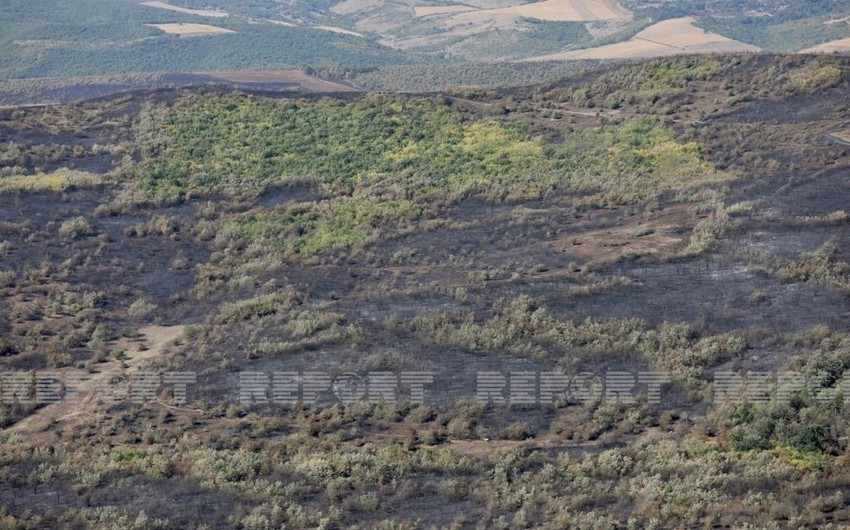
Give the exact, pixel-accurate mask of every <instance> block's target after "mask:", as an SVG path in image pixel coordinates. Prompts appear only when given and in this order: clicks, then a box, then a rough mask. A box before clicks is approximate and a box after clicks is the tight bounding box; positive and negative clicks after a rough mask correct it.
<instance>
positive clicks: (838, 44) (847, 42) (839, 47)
mask: <svg viewBox="0 0 850 530" xmlns="http://www.w3.org/2000/svg"><path fill="white" fill-rule="evenodd" d="M848 51H850V38H847V39H839V40H834V41H830V42H825V43H823V44H818V45H817V46H812V47H811V48H806V49H805V50H803V51H802V52H800V53H844V52H848Z"/></svg>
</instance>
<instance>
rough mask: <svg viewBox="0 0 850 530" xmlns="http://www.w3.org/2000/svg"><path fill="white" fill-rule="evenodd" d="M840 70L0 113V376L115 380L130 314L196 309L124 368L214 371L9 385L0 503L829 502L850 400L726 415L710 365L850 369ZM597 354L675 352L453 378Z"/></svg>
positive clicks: (766, 523)
mask: <svg viewBox="0 0 850 530" xmlns="http://www.w3.org/2000/svg"><path fill="white" fill-rule="evenodd" d="M848 69H850V62H848V61H847V60H845V59H841V58H825V57H821V58H814V57H799V56H798V57H790V58H789V57H770V56H732V57H722V56H721V57H709V58H679V59H670V60H659V61H652V62H646V63H640V64H635V65H627V66H620V67H606V68H604V69H600V70H591V71H588V72H584V73H582V74H580V75H578V76H576V77H574V78H567V79H564V80H562V81H559V82H556V83H552V84H549V85H545V86H535V87H530V88H522V89H510V90H490V89H458V90H453V91H447V92H445V93H442V94H439V95H435V94H429V95H396V94H351V95H348V96H346V97H345V98H319V97H315V98H311V99H297V98H292V97H282V96H280V95H278V96H276V97H269V95H268V94H265V95H257V94H254V95H251V94H222V93H220V92H219V91H212V92H205V91H204V90H202V89H193V90H176V91H175V90H166V91H151V92H145V93H134V94H132V95H124V96H116V97H110V98H106V99H101V100H97V101H92V102H86V103H79V104H72V105H64V106H47V107H39V108H10V109H4V110H2V111H0V142H2V151H0V160H2V165H3V169H2V170H0V193H2V200H3V202H4V206H3V207H2V208H0V260H2V261H0V296H2V303H0V352H2V355H3V357H0V366H2V368H3V369H4V370H45V369H54V370H69V369H74V368H82V369H85V370H88V371H90V372H92V373H95V374H97V373H102V372H103V371H105V370H106V369H107V368H109V369H114V368H115V366H116V364H117V365H118V366H119V367H120V366H121V363H122V362H123V363H124V366H126V370H128V371H129V370H132V369H136V368H137V367H138V366H137V365H136V363H135V362H134V361H133V359H134V355H136V353H135V349H138V348H137V347H136V346H131V345H132V344H137V343H140V342H141V343H143V342H144V341H145V340H148V341H149V342H150V341H151V340H153V339H151V338H150V337H149V336H148V335H146V333H148V331H147V330H149V329H150V326H151V325H154V324H156V325H160V326H168V327H169V329H171V328H170V327H171V326H185V328H184V331H183V333H182V335H181V336H180V338H179V339H177V340H176V341H172V342H170V343H169V344H168V345H167V346H165V347H163V348H162V349H161V351H160V350H157V352H156V353H157V354H156V355H155V356H151V358H150V359H149V360H146V361H144V363H142V364H141V366H145V367H148V368H152V369H156V370H166V369H168V370H172V369H173V370H194V371H198V372H199V373H201V380H202V382H203V384H199V385H198V390H197V391H196V392H195V393H194V395H193V400H192V402H191V403H189V404H188V405H187V406H175V405H174V403H171V402H170V401H169V399H170V397H169V396H167V395H163V396H161V399H160V400H159V401H158V402H156V403H152V404H150V405H146V406H131V405H129V404H121V405H114V406H111V407H110V406H107V405H103V404H97V403H90V404H88V405H87V406H86V408H85V409H84V410H83V413H82V414H77V415H74V416H72V417H69V418H65V419H62V420H57V419H56V418H55V417H54V416H53V415H51V414H50V411H49V410H46V409H45V408H40V409H39V408H34V407H32V406H26V405H22V404H15V403H7V404H4V405H3V409H2V412H3V417H2V421H3V424H4V426H5V427H6V428H5V430H4V432H3V434H2V438H0V439H2V442H3V446H4V450H3V452H2V455H3V456H2V459H0V464H2V473H3V479H2V486H0V488H2V489H0V501H2V505H3V506H4V508H3V511H2V515H0V517H3V518H4V519H2V521H3V522H4V524H5V523H6V522H7V521H8V526H10V527H20V528H43V527H48V526H49V527H68V528H89V527H91V528H130V527H132V528H140V529H141V528H170V527H185V528H204V526H203V525H207V527H211V528H217V527H238V528H246V529H254V528H277V527H280V525H284V524H285V525H286V527H295V528H301V527H303V528H314V527H320V526H324V527H364V528H365V527H383V528H408V527H410V528H419V527H425V528H428V527H447V526H454V527H458V528H466V527H470V528H471V527H485V526H486V527H504V528H508V527H532V526H542V527H553V528H554V527H575V528H603V527H604V528H610V527H614V528H627V527H646V526H648V525H651V524H657V525H658V527H670V528H673V527H682V526H715V527H732V526H736V527H737V526H740V525H742V524H751V525H753V526H754V527H770V525H772V524H775V525H778V526H779V527H785V526H789V527H790V526H793V527H801V526H802V527H822V526H824V525H826V524H829V523H834V524H836V525H839V524H845V523H846V521H847V520H848V517H850V510H848V505H850V498H848V497H847V496H846V485H847V484H848V482H847V481H848V480H850V471H848V460H847V458H846V450H847V447H846V435H847V431H848V428H850V427H848V422H847V420H846V417H845V416H846V412H845V411H844V408H843V407H844V406H843V405H842V404H839V403H835V404H828V405H826V404H819V403H817V402H816V401H815V400H814V399H812V398H811V397H808V396H805V395H803V396H799V397H798V399H797V400H796V401H794V403H793V404H792V405H791V406H788V405H776V404H775V405H770V406H764V407H758V406H742V407H731V408H728V409H727V408H723V407H720V408H717V407H713V406H712V405H711V403H712V398H711V395H712V394H711V392H712V383H711V381H712V374H713V372H714V371H716V370H719V369H757V370H780V369H785V368H788V367H795V368H797V369H799V370H802V371H804V372H813V371H815V370H818V369H824V368H826V369H827V370H828V371H829V373H830V374H831V376H832V377H834V378H835V379H836V380H838V379H840V377H841V376H842V375H843V372H844V370H845V369H846V368H847V367H848V366H850V338H848V336H847V331H848V325H850V301H848V294H850V277H848V274H850V265H848V264H847V262H848V256H847V250H846V249H847V245H846V242H847V238H848V230H847V227H848V224H847V223H848V219H850V218H848V214H847V213H846V212H845V208H846V207H845V206H844V203H845V201H846V197H847V196H848V195H847V192H848V189H847V187H848V185H850V184H848V182H850V180H848V178H847V177H848V175H850V163H848V160H850V159H848V155H850V146H848V145H847V144H846V143H845V142H843V141H842V140H841V137H840V132H841V131H842V130H844V128H845V127H846V126H847V121H848V116H847V105H848V98H847V94H848V88H850V87H848V84H847V81H846V74H847V72H848ZM606 368H611V369H625V370H638V369H640V370H644V369H655V370H668V371H671V372H672V373H674V374H675V376H674V381H673V383H672V384H671V386H670V387H669V388H668V389H667V396H668V398H667V400H666V401H665V403H664V404H663V406H662V407H652V406H649V405H647V404H645V403H643V402H642V401H640V400H639V403H638V404H637V405H612V404H604V403H601V402H600V403H594V404H587V405H580V404H576V403H572V402H569V401H565V402H564V403H562V404H560V405H558V406H557V407H534V408H524V407H521V406H517V405H514V406H511V407H487V406H482V405H479V404H476V403H474V402H471V401H470V400H468V399H463V398H464V397H466V398H468V397H470V395H469V389H468V385H469V383H470V381H473V382H474V381H475V372H476V370H498V371H509V370H551V369H564V370H567V371H570V372H579V371H591V372H595V373H602V372H604V370H605V369H606ZM248 370H254V371H276V370H292V371H301V370H326V371H329V372H333V373H343V372H350V371H354V372H364V371H369V370H385V371H402V370H433V371H434V372H436V374H437V375H436V377H435V380H436V381H437V384H435V385H434V387H433V396H434V399H433V400H432V401H431V402H429V403H428V404H427V405H426V406H419V407H415V406H411V405H407V404H401V405H397V406H396V405H366V404H362V405H351V406H342V405H339V404H325V405H315V406H314V405H305V406H303V407H296V408H291V407H290V408H286V407H270V406H246V405H239V404H238V403H236V400H235V396H236V395H235V393H234V389H235V385H236V380H237V377H238V372H240V371H248ZM48 408H49V407H48ZM706 477H708V478H709V479H710V480H702V479H703V478H706ZM142 512H143V513H142ZM653 521H655V522H653ZM15 525H17V526H15Z"/></svg>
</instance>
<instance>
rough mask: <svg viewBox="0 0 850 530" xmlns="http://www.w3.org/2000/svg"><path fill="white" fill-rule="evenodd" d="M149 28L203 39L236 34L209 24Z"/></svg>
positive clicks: (168, 25)
mask: <svg viewBox="0 0 850 530" xmlns="http://www.w3.org/2000/svg"><path fill="white" fill-rule="evenodd" d="M148 26H151V27H154V28H157V29H161V30H162V31H164V32H166V33H171V34H174V35H179V36H181V37H202V36H205V35H223V34H226V33H236V32H235V31H233V30H230V29H225V28H220V27H218V26H210V25H207V24H183V23H179V24H148Z"/></svg>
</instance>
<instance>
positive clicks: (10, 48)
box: [0, 0, 850, 79]
mask: <svg viewBox="0 0 850 530" xmlns="http://www.w3.org/2000/svg"><path fill="white" fill-rule="evenodd" d="M848 10H850V5H848V2H846V1H833V0H829V1H827V0H822V1H818V2H806V3H798V4H792V5H785V4H784V3H782V2H778V1H759V2H755V1H753V2H751V5H750V4H748V3H747V2H744V3H741V2H728V1H725V0H715V1H710V2H704V1H700V2H696V1H680V2H666V3H665V2H644V1H639V0H630V1H628V2H625V3H623V5H620V4H617V3H616V2H614V1H613V0H544V1H541V2H536V3H535V2H530V3H529V2H525V3H523V2H520V1H510V0H504V1H498V0H479V1H477V2H470V3H463V4H458V3H450V2H445V3H438V2H420V1H413V0H408V1H405V2H389V1H385V0H346V1H344V2H334V1H321V2H312V1H310V2H307V1H304V0H290V1H287V2H248V3H243V2H232V1H227V0H174V1H173V2H138V1H135V0H79V1H77V2H74V3H73V4H69V3H67V2H59V1H58V0H46V1H42V2H38V3H36V4H33V3H24V2H20V1H12V2H7V3H5V4H4V5H3V6H0V22H2V24H3V26H4V28H6V30H5V31H4V32H3V35H2V38H0V50H2V56H0V78H3V79H15V78H32V77H68V76H73V77H79V76H84V75H85V76H91V75H104V74H119V73H121V74H124V73H140V72H197V71H219V70H228V71H231V70H284V69H292V68H302V67H305V66H312V67H328V66H349V67H350V66H356V67H370V66H387V65H398V64H423V63H428V64H440V63H456V62H464V61H482V60H483V61H488V62H505V61H514V60H527V59H540V58H544V59H550V58H553V59H582V58H584V59H587V58H590V59H617V58H636V57H655V56H664V55H672V54H687V53H709V52H734V51H754V50H759V49H761V50H766V51H782V52H795V51H801V50H807V51H813V50H814V51H817V50H821V49H822V50H825V51H833V50H839V51H840V50H844V49H846V44H844V43H842V39H845V38H847V37H848V29H850V28H849V27H848V20H847V18H846V17H847V11H848ZM819 46H820V47H821V48H818V47H819Z"/></svg>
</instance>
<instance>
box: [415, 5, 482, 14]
mask: <svg viewBox="0 0 850 530" xmlns="http://www.w3.org/2000/svg"><path fill="white" fill-rule="evenodd" d="M469 11H475V8H474V7H470V6H462V5H456V6H417V7H414V8H413V14H414V15H416V16H417V17H429V16H431V15H452V14H455V13H467V12H469Z"/></svg>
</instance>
